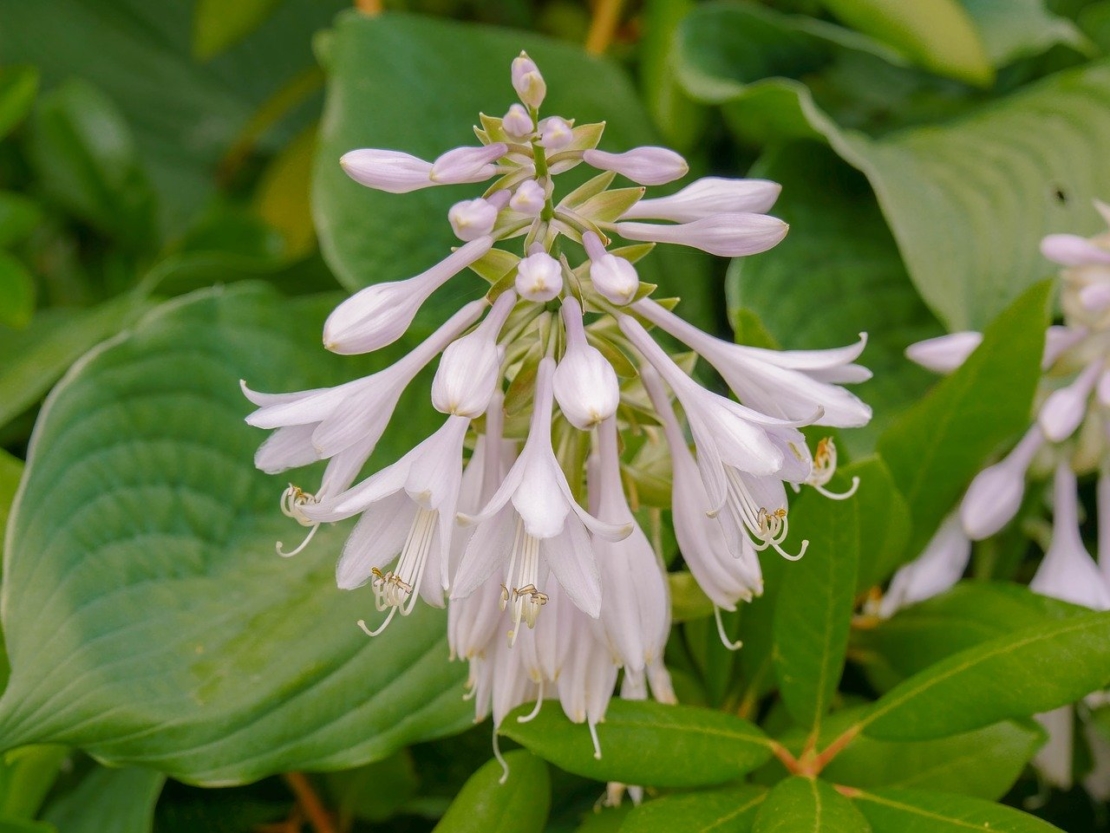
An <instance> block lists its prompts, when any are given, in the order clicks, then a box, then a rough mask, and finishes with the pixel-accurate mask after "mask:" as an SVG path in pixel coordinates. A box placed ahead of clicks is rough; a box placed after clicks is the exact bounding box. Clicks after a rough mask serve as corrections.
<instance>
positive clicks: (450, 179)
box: [428, 142, 509, 185]
mask: <svg viewBox="0 0 1110 833" xmlns="http://www.w3.org/2000/svg"><path fill="white" fill-rule="evenodd" d="M508 152H509V146H508V145H506V144H505V143H504V142H494V143H493V144H490V145H483V146H482V147H463V148H455V149H454V150H449V151H447V153H444V154H443V155H442V156H440V157H439V158H437V159H436V161H435V162H433V163H432V170H431V173H429V174H428V176H429V177H430V178H431V180H432V182H433V183H434V184H436V185H460V184H463V183H467V182H485V181H486V180H487V179H489V178H490V177H491V176H493V175H494V174H496V173H497V166H496V165H494V164H493V163H494V162H496V161H497V160H498V159H500V158H501V157H502V156H504V155H505V154H506V153H508Z"/></svg>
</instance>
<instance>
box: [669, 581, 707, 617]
mask: <svg viewBox="0 0 1110 833" xmlns="http://www.w3.org/2000/svg"><path fill="white" fill-rule="evenodd" d="M667 582H668V584H669V585H670V589H671V620H672V621H673V622H675V623H676V624H677V623H679V622H687V621H689V620H691V619H704V618H705V617H707V616H712V615H713V601H712V600H711V599H710V598H709V597H708V596H707V595H705V591H704V590H702V589H701V587H699V586H698V583H697V581H696V580H695V579H694V577H693V575H691V574H690V573H688V572H686V571H682V572H678V573H667Z"/></svg>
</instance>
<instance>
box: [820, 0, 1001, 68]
mask: <svg viewBox="0 0 1110 833" xmlns="http://www.w3.org/2000/svg"><path fill="white" fill-rule="evenodd" d="M821 2H822V3H823V4H824V6H825V7H826V8H828V9H829V10H830V11H831V12H832V13H833V14H834V15H836V16H837V17H838V18H839V19H840V20H841V21H842V22H843V23H846V24H847V25H849V26H851V27H852V28H854V29H857V30H859V31H860V32H864V33H866V34H868V35H871V36H872V37H875V38H878V39H879V40H881V41H883V42H884V43H887V44H890V46H892V47H894V48H895V49H897V50H898V51H899V52H901V53H903V54H904V55H905V56H906V57H907V58H909V59H910V60H912V61H913V62H914V63H916V64H918V65H920V66H922V67H924V68H925V69H928V70H932V71H933V72H936V73H938V74H939V75H946V76H949V77H951V78H956V79H959V80H960V81H966V82H967V83H969V84H975V85H977V86H980V87H988V86H990V85H991V83H992V82H993V81H994V69H993V68H992V66H991V62H990V58H989V57H988V56H987V52H986V49H985V47H984V45H983V41H982V40H981V39H980V37H979V32H978V31H977V30H976V27H975V24H974V23H973V22H972V20H971V18H970V17H969V16H968V13H967V10H966V9H964V8H963V6H961V5H960V3H959V2H958V0H916V2H913V3H905V2H902V0H821Z"/></svg>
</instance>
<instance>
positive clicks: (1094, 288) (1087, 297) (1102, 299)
mask: <svg viewBox="0 0 1110 833" xmlns="http://www.w3.org/2000/svg"><path fill="white" fill-rule="evenodd" d="M1079 303H1081V304H1082V305H1083V306H1084V307H1086V308H1087V311H1088V312H1096V313H1097V312H1102V311H1103V310H1105V309H1106V308H1107V307H1108V306H1110V283H1090V284H1087V285H1086V286H1085V287H1083V288H1082V289H1080V290H1079Z"/></svg>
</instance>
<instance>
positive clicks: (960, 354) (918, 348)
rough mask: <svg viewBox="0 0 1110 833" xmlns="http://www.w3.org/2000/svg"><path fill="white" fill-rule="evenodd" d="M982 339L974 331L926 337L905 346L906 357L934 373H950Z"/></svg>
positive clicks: (981, 336)
mask: <svg viewBox="0 0 1110 833" xmlns="http://www.w3.org/2000/svg"><path fill="white" fill-rule="evenodd" d="M982 341H983V334H982V333H977V332H974V331H966V332H959V333H949V334H948V335H943V336H937V337H936V338H928V339H925V340H924V341H919V342H917V343H916V344H911V345H910V346H909V347H907V348H906V358H907V359H909V360H910V361H911V362H913V363H914V364H919V365H921V366H922V367H924V368H925V369H926V370H931V371H933V372H934V373H952V372H953V371H955V370H956V369H957V368H959V367H960V366H962V365H963V363H964V362H965V361H967V357H968V356H970V355H971V354H972V353H973V352H975V348H977V347H978V346H979V345H980V344H981V343H982Z"/></svg>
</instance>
